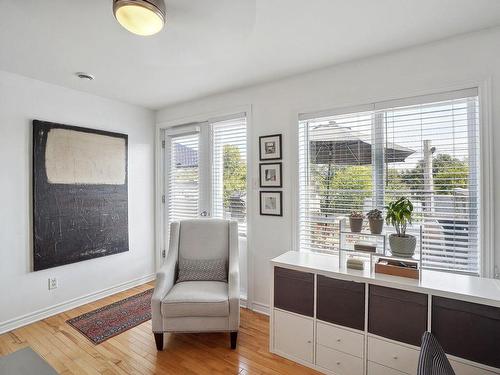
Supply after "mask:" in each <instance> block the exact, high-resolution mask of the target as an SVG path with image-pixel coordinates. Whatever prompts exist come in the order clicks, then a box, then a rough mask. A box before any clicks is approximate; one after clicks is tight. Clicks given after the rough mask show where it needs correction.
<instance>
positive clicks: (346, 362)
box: [316, 345, 363, 375]
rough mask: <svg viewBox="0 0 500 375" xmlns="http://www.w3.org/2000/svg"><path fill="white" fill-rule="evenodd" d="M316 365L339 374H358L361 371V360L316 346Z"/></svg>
mask: <svg viewBox="0 0 500 375" xmlns="http://www.w3.org/2000/svg"><path fill="white" fill-rule="evenodd" d="M316 365H318V366H320V367H323V368H324V369H327V370H330V371H332V372H334V373H335V374H339V375H360V374H362V373H363V360H362V359H361V358H358V357H354V356H352V355H349V354H345V353H342V352H339V351H337V350H333V349H330V348H327V347H326V346H323V345H317V346H316Z"/></svg>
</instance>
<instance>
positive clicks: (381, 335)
mask: <svg viewBox="0 0 500 375" xmlns="http://www.w3.org/2000/svg"><path fill="white" fill-rule="evenodd" d="M271 267H272V287H271V307H270V320H271V324H270V348H271V351H272V352H273V353H275V354H278V355H280V356H283V357H286V358H288V359H291V360H293V361H296V362H298V363H301V364H303V365H305V366H308V367H311V368H314V369H316V370H318V371H320V372H323V373H325V374H332V375H404V374H416V372H417V363H418V358H419V353H420V339H421V336H422V334H423V333H424V332H425V331H430V332H432V333H433V334H434V335H435V336H436V337H437V339H438V341H439V342H440V343H441V345H442V346H443V348H444V350H445V351H446V353H447V355H448V357H449V359H450V363H451V364H452V366H453V368H454V370H455V372H456V374H457V375H480V374H486V375H491V374H500V349H499V348H498V344H499V343H500V281H499V280H493V279H485V278H478V277H472V276H465V275H457V274H450V273H444V272H437V271H423V272H422V279H421V280H413V279H405V278H400V277H394V276H388V275H379V274H373V273H370V272H369V271H358V270H348V269H343V270H342V269H339V267H338V261H337V259H336V258H335V256H332V255H324V254H315V253H305V252H295V251H289V252H287V253H285V254H283V255H281V256H279V257H277V258H275V259H273V260H272V261H271ZM464 338H467V339H464Z"/></svg>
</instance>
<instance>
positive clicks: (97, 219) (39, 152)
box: [33, 120, 128, 271]
mask: <svg viewBox="0 0 500 375" xmlns="http://www.w3.org/2000/svg"><path fill="white" fill-rule="evenodd" d="M127 143H128V138H127V135H125V134H119V133H111V132H106V131H101V130H94V129H87V128H81V127H75V126H68V125H62V124H56V123H52V122H44V121H38V120H34V121H33V245H34V251H33V258H34V259H33V268H34V270H35V271H38V270H43V269H46V268H51V267H56V266H60V265H63V264H68V263H74V262H79V261H82V260H87V259H92V258H97V257H102V256H106V255H111V254H116V253H121V252H124V251H128V193H127V178H128V176H127V162H128V160H127V147H128V144H127Z"/></svg>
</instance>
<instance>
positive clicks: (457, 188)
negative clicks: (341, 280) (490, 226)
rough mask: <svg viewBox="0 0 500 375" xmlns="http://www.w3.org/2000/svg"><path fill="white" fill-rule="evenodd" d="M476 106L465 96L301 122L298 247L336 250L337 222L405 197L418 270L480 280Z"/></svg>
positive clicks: (471, 95)
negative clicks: (417, 233) (418, 236)
mask: <svg viewBox="0 0 500 375" xmlns="http://www.w3.org/2000/svg"><path fill="white" fill-rule="evenodd" d="M431 100H435V101H431ZM405 103H406V105H405ZM391 105H392V106H391ZM478 107H479V101H478V96H477V90H475V89H471V90H464V91H462V92H453V93H449V94H441V95H435V96H432V97H428V98H427V100H426V98H425V97H424V98H411V99H408V100H406V101H405V100H398V101H394V102H392V103H391V102H389V103H377V104H373V105H372V106H371V107H370V108H369V109H366V108H365V109H364V111H362V112H347V113H346V112H345V111H342V112H340V113H341V114H330V115H328V114H325V113H322V114H320V115H319V116H314V115H304V116H302V117H301V120H300V121H299V173H300V176H299V177H300V181H299V242H300V247H301V248H302V249H310V250H321V251H336V250H337V246H338V229H337V223H338V219H339V217H342V216H346V215H348V214H349V213H350V212H351V211H363V213H366V212H367V211H369V210H370V209H372V208H379V209H382V208H383V207H384V206H385V205H386V204H387V203H388V202H389V201H391V200H393V199H395V198H397V197H400V196H407V197H409V198H410V199H411V201H412V202H413V203H414V206H415V211H414V213H415V215H414V219H415V220H414V221H415V228H414V229H416V226H418V225H422V229H423V236H422V251H423V266H424V267H426V268H438V269H444V270H449V271H460V272H466V273H471V274H479V272H480V269H479V264H480V248H479V244H480V241H479V233H480V222H479V218H480V212H479V210H480V194H479V179H480V175H479V170H480V168H479V167H480V165H479V147H480V145H479V108H478ZM386 230H387V231H391V228H386Z"/></svg>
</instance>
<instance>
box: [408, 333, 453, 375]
mask: <svg viewBox="0 0 500 375" xmlns="http://www.w3.org/2000/svg"><path fill="white" fill-rule="evenodd" d="M417 375H455V371H453V368H452V367H451V364H450V361H448V358H447V357H446V354H445V353H444V350H443V348H442V347H441V345H439V342H438V341H437V340H436V338H435V337H434V336H433V335H432V333H430V332H424V334H423V335H422V346H421V349H420V357H419V359H418V369H417Z"/></svg>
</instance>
